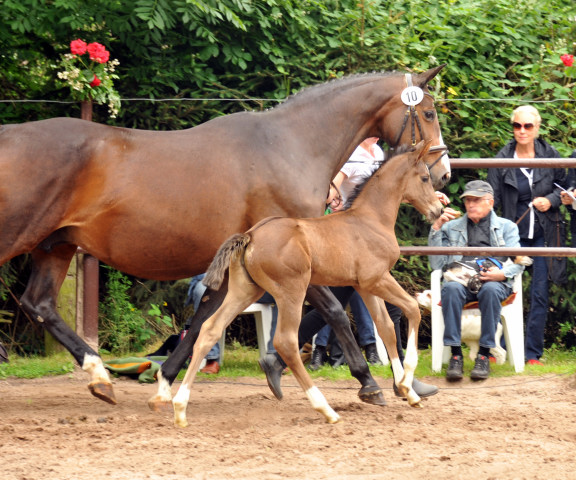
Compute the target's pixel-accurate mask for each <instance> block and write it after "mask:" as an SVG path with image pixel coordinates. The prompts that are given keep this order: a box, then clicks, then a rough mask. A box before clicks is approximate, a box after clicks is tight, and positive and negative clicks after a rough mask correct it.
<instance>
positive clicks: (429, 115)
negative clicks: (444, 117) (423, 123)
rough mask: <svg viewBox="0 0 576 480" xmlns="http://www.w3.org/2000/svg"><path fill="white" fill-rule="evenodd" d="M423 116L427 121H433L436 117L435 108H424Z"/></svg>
mask: <svg viewBox="0 0 576 480" xmlns="http://www.w3.org/2000/svg"><path fill="white" fill-rule="evenodd" d="M424 118H425V119H426V120H427V121H429V122H431V121H433V120H434V119H435V118H436V110H426V111H425V112H424Z"/></svg>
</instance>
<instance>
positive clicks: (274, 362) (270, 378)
mask: <svg viewBox="0 0 576 480" xmlns="http://www.w3.org/2000/svg"><path fill="white" fill-rule="evenodd" d="M258 364H259V365H260V368H261V369H262V371H263V372H264V374H265V375H266V381H267V382H268V386H269V387H270V390H272V393H273V394H274V396H275V397H276V398H277V399H278V400H282V397H283V394H282V388H281V387H280V379H281V378H282V371H283V370H284V366H283V365H282V364H281V363H280V361H279V360H278V359H277V358H276V355H274V354H273V353H268V354H266V356H264V357H261V358H260V359H259V360H258Z"/></svg>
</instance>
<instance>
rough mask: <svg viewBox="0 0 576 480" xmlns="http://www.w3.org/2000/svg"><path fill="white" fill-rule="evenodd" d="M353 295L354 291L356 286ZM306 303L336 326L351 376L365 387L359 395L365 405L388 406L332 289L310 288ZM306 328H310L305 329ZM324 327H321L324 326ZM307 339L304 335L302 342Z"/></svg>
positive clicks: (334, 327) (313, 333)
mask: <svg viewBox="0 0 576 480" xmlns="http://www.w3.org/2000/svg"><path fill="white" fill-rule="evenodd" d="M349 288H350V290H351V293H350V295H352V293H353V292H354V290H353V289H352V287H349ZM348 299H349V296H348V297H347V299H346V301H345V303H344V304H347V303H348ZM306 300H308V302H309V303H310V304H311V305H312V306H313V307H314V308H316V309H317V310H318V312H319V313H320V314H321V315H322V317H323V318H324V320H325V322H326V323H327V324H328V325H330V326H331V327H332V329H333V330H334V334H335V335H336V337H337V338H338V341H339V342H340V346H341V347H342V351H343V352H344V356H345V357H346V361H347V362H348V366H349V367H350V373H351V374H352V376H354V377H355V378H356V379H358V381H359V382H360V384H361V385H362V388H361V389H360V391H359V392H358V396H359V397H360V399H361V400H362V401H363V402H366V403H370V404H372V405H386V401H385V400H384V396H383V395H382V390H381V388H380V386H379V385H378V384H377V383H376V380H374V377H372V374H371V373H370V369H369V368H368V363H366V360H365V359H364V355H362V351H361V350H360V346H359V345H358V342H357V341H356V339H355V338H354V334H353V333H352V329H351V327H350V319H349V318H348V315H346V312H345V311H344V308H343V305H341V303H340V302H339V301H338V299H337V298H336V297H335V296H334V294H333V293H332V292H331V291H330V289H329V288H328V287H320V286H316V285H310V286H309V287H308V290H307V292H306ZM302 322H303V324H304V323H305V322H306V317H305V318H304V319H303V321H302ZM302 327H303V328H306V325H303V326H302ZM320 328H321V325H320ZM317 332H318V329H315V331H310V330H308V329H307V333H306V335H307V336H308V338H311V337H312V336H314V335H315V334H316V333H317ZM302 338H303V336H302V335H300V339H301V340H302Z"/></svg>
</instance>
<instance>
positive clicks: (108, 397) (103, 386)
mask: <svg viewBox="0 0 576 480" xmlns="http://www.w3.org/2000/svg"><path fill="white" fill-rule="evenodd" d="M88 390H90V393H91V394H92V395H94V396H95V397H96V398H99V399H100V400H104V401H105V402H107V403H110V404H112V405H116V404H117V403H118V402H117V401H116V396H115V395H114V390H113V388H112V384H110V383H103V382H98V383H91V384H89V385H88Z"/></svg>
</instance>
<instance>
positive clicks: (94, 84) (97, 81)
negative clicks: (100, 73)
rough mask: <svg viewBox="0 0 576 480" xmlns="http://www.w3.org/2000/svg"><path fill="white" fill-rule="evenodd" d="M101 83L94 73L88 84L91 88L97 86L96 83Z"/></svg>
mask: <svg viewBox="0 0 576 480" xmlns="http://www.w3.org/2000/svg"><path fill="white" fill-rule="evenodd" d="M101 83H102V82H101V81H100V79H99V78H98V77H97V76H96V75H94V80H92V81H91V82H90V86H91V87H92V88H94V87H97V86H98V85H100V84H101Z"/></svg>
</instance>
